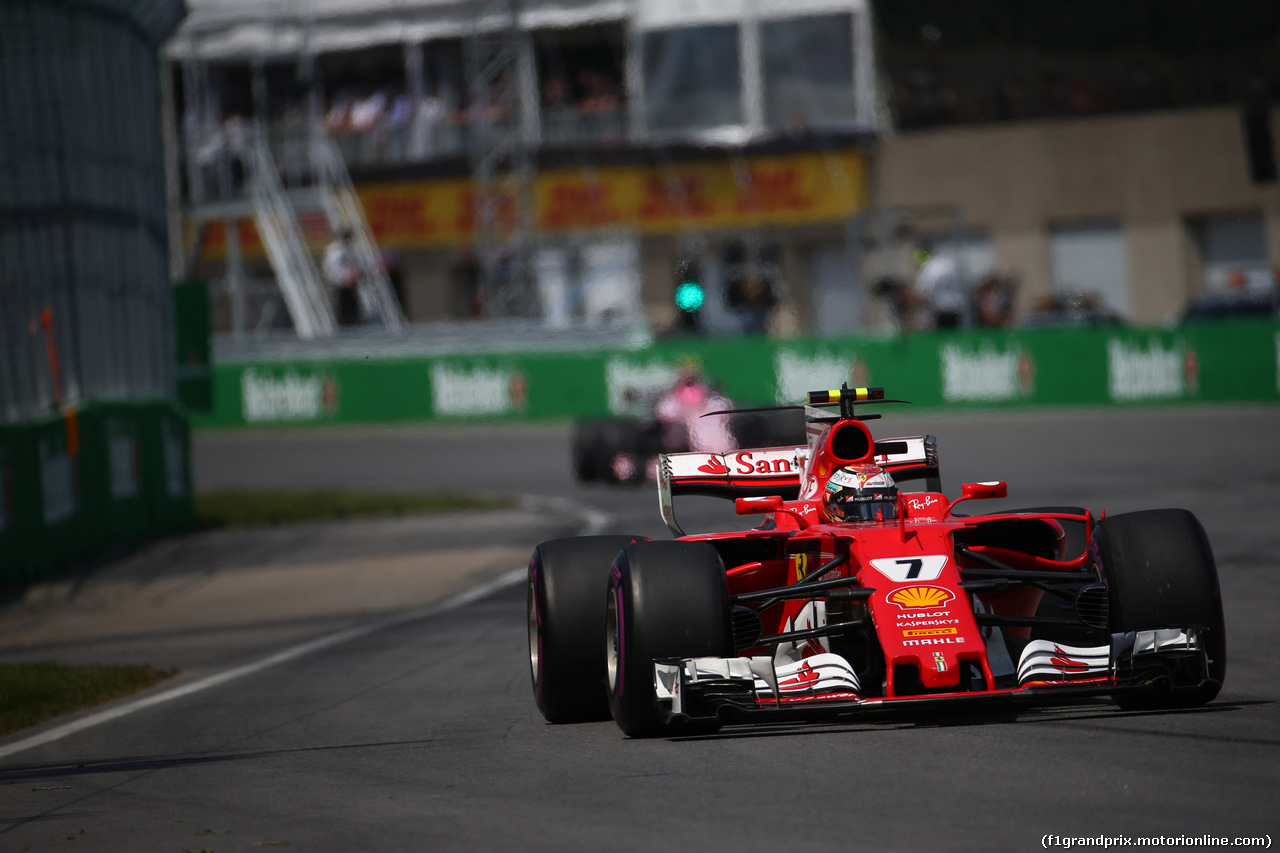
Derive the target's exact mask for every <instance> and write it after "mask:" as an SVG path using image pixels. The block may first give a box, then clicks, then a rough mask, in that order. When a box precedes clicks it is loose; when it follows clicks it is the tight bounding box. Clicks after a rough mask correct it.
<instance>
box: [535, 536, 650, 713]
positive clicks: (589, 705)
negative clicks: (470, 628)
mask: <svg viewBox="0 0 1280 853" xmlns="http://www.w3.org/2000/svg"><path fill="white" fill-rule="evenodd" d="M637 541H641V540H640V537H637V536H575V537H572V538H569V539H552V540H551V541H549V542H543V543H542V544H541V545H539V546H538V547H537V548H535V549H534V552H533V556H532V557H530V558H529V575H528V592H527V597H526V604H527V610H528V617H529V673H530V676H531V678H532V680H533V696H534V700H535V701H536V702H537V703H538V710H539V711H541V712H542V716H543V717H545V718H546V720H547V722H549V723H576V722H590V721H597V720H607V719H609V701H608V696H607V694H606V692H605V656H604V654H603V652H602V650H601V648H600V632H601V630H602V629H603V620H602V619H601V617H600V594H601V592H603V591H604V589H605V587H606V585H607V584H608V578H609V567H610V564H611V563H612V562H613V558H614V557H615V556H617V554H618V552H619V551H621V550H622V549H623V548H624V547H625V546H627V545H630V544H631V543H633V542H637Z"/></svg>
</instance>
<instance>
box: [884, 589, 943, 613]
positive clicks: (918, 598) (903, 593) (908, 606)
mask: <svg viewBox="0 0 1280 853" xmlns="http://www.w3.org/2000/svg"><path fill="white" fill-rule="evenodd" d="M953 598H955V595H953V594H952V592H951V590H949V589H943V588H942V587H940V586H904V587H903V588H902V589H899V590H896V591H895V592H894V593H893V594H892V595H890V596H889V600H890V601H892V602H893V603H894V604H896V605H898V606H899V607H901V608H902V609H903V610H915V609H916V608H920V607H941V606H942V605H944V604H946V603H947V602H948V601H950V600H951V599H953Z"/></svg>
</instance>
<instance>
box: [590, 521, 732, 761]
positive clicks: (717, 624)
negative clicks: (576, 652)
mask: <svg viewBox="0 0 1280 853" xmlns="http://www.w3.org/2000/svg"><path fill="white" fill-rule="evenodd" d="M605 611H606V615H605V642H606V645H607V650H606V656H607V661H608V662H607V666H606V672H607V683H608V688H609V689H608V696H609V710H610V712H611V713H612V715H613V719H614V722H616V723H617V724H618V728H620V729H622V731H623V732H624V733H625V734H626V735H628V736H629V737H636V738H640V737H652V736H654V735H661V734H675V733H678V732H679V731H680V729H678V728H676V727H672V726H668V725H664V724H662V723H661V722H659V720H658V701H657V695H656V693H655V692H654V687H653V662H654V660H656V659H659V658H691V657H732V656H733V655H734V649H733V631H732V627H731V623H730V619H729V586H728V581H727V580H726V578H725V570H724V563H723V562H721V560H720V556H719V554H717V553H716V550H715V548H713V547H712V546H711V545H709V544H707V543H705V542H682V541H675V542H637V543H636V544H634V545H629V546H627V547H626V548H624V549H623V550H622V553H621V554H619V555H618V558H617V560H615V561H614V564H613V569H612V571H611V573H610V577H609V591H608V597H607V598H606V600H605ZM716 728H719V726H718V725H713V726H711V727H707V726H698V728H697V731H698V732H699V733H705V732H707V731H709V730H710V731H714V730H715V729H716ZM686 731H688V730H686Z"/></svg>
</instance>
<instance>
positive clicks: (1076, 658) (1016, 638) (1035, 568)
mask: <svg viewBox="0 0 1280 853" xmlns="http://www.w3.org/2000/svg"><path fill="white" fill-rule="evenodd" d="M809 396H810V407H809V408H806V420H807V423H808V442H807V444H805V445H802V446H799V447H787V448H766V449H760V450H740V451H734V452H731V453H725V454H714V453H674V454H667V455H665V456H663V457H662V460H661V468H660V476H659V482H658V489H659V495H660V507H661V511H662V515H663V518H664V519H665V521H666V523H667V525H668V526H669V527H670V528H671V530H672V532H673V533H675V535H676V537H677V538H676V539H675V540H674V541H649V540H646V539H642V538H639V537H627V536H589V537H576V538H571V539H558V540H553V541H550V542H544V543H543V544H541V545H539V546H538V547H537V549H536V550H535V551H534V553H533V557H532V558H531V560H530V562H529V586H528V617H529V660H530V668H531V671H532V676H533V689H534V694H535V697H536V700H537V704H538V708H539V710H541V711H542V713H543V715H544V716H545V717H546V718H547V720H549V721H551V722H569V721H576V720H592V719H608V718H609V716H612V717H613V719H614V720H615V721H616V722H617V724H618V726H619V727H620V728H621V729H622V730H623V731H624V732H625V733H626V734H628V735H630V736H633V737H643V736H652V735H662V734H679V733H682V732H690V733H691V732H705V731H709V730H714V729H715V728H718V727H719V726H721V725H723V724H726V723H739V722H751V721H754V720H763V719H777V718H782V719H828V718H832V717H841V716H847V715H855V714H863V713H867V712H869V711H873V710H876V709H879V710H886V711H887V710H891V709H894V708H899V707H912V706H916V707H918V706H922V705H930V704H944V703H953V704H959V703H977V702H994V701H1011V700H1024V701H1028V700H1038V701H1054V700H1055V699H1059V698H1060V697H1068V696H1080V695H1089V694H1109V695H1110V696H1112V697H1113V698H1114V700H1115V701H1116V702H1117V703H1118V704H1119V705H1120V706H1121V707H1122V708H1170V707H1186V706H1191V705H1199V704H1203V703H1205V702H1208V701H1210V700H1211V699H1213V698H1214V696H1216V695H1217V693H1218V691H1219V689H1220V688H1221V686H1222V682H1223V679H1224V677H1225V674H1226V641H1225V630H1224V625H1223V616H1222V602H1221V595H1220V593H1219V589H1218V577H1217V570H1216V568H1215V566H1214V560H1213V553H1212V550H1211V549H1210V546H1209V542H1208V540H1207V539H1206V537H1205V533H1204V530H1203V528H1202V527H1201V526H1200V523H1199V522H1198V521H1197V520H1196V518H1195V516H1193V515H1192V514H1191V513H1189V512H1187V511H1185V510H1177V509H1158V510H1148V511H1144V512H1133V513H1127V514H1123V515H1115V516H1112V517H1110V518H1105V517H1104V518H1103V519H1101V520H1098V521H1095V519H1094V516H1093V514H1092V513H1091V512H1090V511H1089V510H1087V509H1082V508H1078V507H1038V508H1034V509H1017V510H1007V511H1000V512H994V513H991V514H980V513H977V512H975V506H976V504H975V503H974V502H975V501H978V500H982V499H989V498H1003V497H1005V496H1006V492H1007V489H1006V486H1005V484H1004V483H1003V482H988V483H966V484H964V486H963V487H962V489H961V493H960V497H959V498H958V499H955V500H952V499H949V498H948V497H947V496H946V495H945V494H943V493H942V491H941V488H940V478H939V473H938V456H937V449H936V442H935V440H934V438H933V437H932V436H910V437H904V438H890V439H882V440H879V441H877V440H875V439H874V438H872V436H871V432H870V430H868V428H867V425H866V421H869V420H871V419H874V418H876V417H878V415H873V414H859V412H863V411H865V410H864V409H862V408H860V406H862V405H865V404H868V403H876V402H893V401H887V400H884V399H883V398H884V391H883V389H880V388H857V389H849V388H842V389H840V390H838V391H822V392H813V393H811V394H810V395H809ZM817 406H838V410H839V414H830V415H829V414H828V413H827V412H826V411H825V410H823V409H821V408H816V407H817ZM907 483H918V484H922V485H923V486H924V490H923V491H916V492H909V491H906V490H905V489H901V488H900V484H907ZM680 494H703V495H718V496H722V497H726V498H730V499H733V500H735V501H736V508H737V511H738V513H739V514H753V513H759V514H762V515H763V523H762V524H761V525H760V526H759V527H756V528H754V529H752V530H748V531H740V532H733V533H715V534H706V535H692V536H686V535H684V534H683V531H681V529H680V526H679V524H678V523H677V521H676V518H675V512H674V504H673V498H674V496H677V495H680Z"/></svg>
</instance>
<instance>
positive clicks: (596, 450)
mask: <svg viewBox="0 0 1280 853" xmlns="http://www.w3.org/2000/svg"><path fill="white" fill-rule="evenodd" d="M603 431H604V424H603V423H602V422H601V421H578V422H577V423H575V424H574V425H573V442H572V449H573V476H574V477H576V478H577V480H578V482H579V483H590V482H593V481H595V480H599V479H601V478H603V477H604V471H603V470H602V469H601V467H600V460H601V459H602V458H603V456H604V450H603V447H602V443H603V435H602V433H603Z"/></svg>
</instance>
